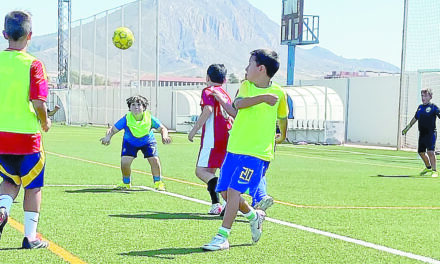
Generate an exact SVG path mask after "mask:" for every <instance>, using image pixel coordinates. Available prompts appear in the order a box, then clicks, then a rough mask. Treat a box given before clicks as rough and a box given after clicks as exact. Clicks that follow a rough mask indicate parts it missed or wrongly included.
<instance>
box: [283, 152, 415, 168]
mask: <svg viewBox="0 0 440 264" xmlns="http://www.w3.org/2000/svg"><path fill="white" fill-rule="evenodd" d="M280 154H281V155H286V156H292V157H298V158H304V159H318V160H325V161H334V162H342V163H351V164H353V163H354V164H360V165H367V166H379V167H390V168H399V169H413V170H416V169H417V168H414V167H406V166H395V165H389V164H378V163H370V162H362V161H353V160H342V159H335V158H322V157H317V156H303V155H298V154H292V153H290V152H287V151H283V150H278V151H277V152H276V154H275V155H280ZM312 155H313V154H312Z"/></svg>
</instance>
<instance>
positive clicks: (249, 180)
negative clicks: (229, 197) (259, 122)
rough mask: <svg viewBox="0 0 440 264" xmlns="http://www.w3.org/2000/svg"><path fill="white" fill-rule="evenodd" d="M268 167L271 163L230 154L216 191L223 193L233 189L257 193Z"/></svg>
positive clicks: (226, 159) (223, 167) (222, 168)
mask: <svg viewBox="0 0 440 264" xmlns="http://www.w3.org/2000/svg"><path fill="white" fill-rule="evenodd" d="M268 166H269V161H265V160H262V159H259V158H256V157H252V156H248V155H240V154H234V153H230V152H228V153H227V154H226V157H225V161H224V162H223V165H222V167H221V169H220V177H219V179H218V183H217V187H216V189H215V191H216V192H223V191H227V190H228V188H231V189H234V190H236V191H239V192H240V193H245V192H246V191H249V193H255V192H256V190H257V188H258V185H259V184H260V181H261V179H262V178H263V176H264V174H265V173H266V170H267V167H268Z"/></svg>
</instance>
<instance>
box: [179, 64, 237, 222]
mask: <svg viewBox="0 0 440 264" xmlns="http://www.w3.org/2000/svg"><path fill="white" fill-rule="evenodd" d="M225 81H226V68H225V66H224V65H223V64H212V65H210V66H209V67H208V70H207V74H206V85H207V87H206V88H205V89H203V90H202V99H201V102H200V106H201V107H202V113H201V114H200V116H199V118H198V120H197V122H196V124H195V125H194V127H193V129H192V130H191V131H190V132H189V134H188V140H189V141H191V142H192V141H193V138H194V136H195V134H196V133H197V131H199V129H200V128H201V127H202V137H201V142H200V151H199V157H198V160H197V167H196V176H197V177H198V178H199V179H200V180H202V181H203V182H205V183H206V184H207V185H208V188H207V189H208V192H209V195H210V196H211V203H212V205H211V209H210V210H209V212H208V213H209V214H212V215H219V214H220V213H221V212H222V206H221V204H220V200H219V196H218V193H217V192H216V191H215V187H216V186H217V180H218V178H217V177H216V176H215V172H216V171H217V169H218V168H220V167H221V165H222V163H223V160H224V158H225V155H226V146H227V144H228V138H229V130H230V129H231V127H232V121H233V119H232V118H231V117H230V116H229V115H228V113H227V112H226V111H225V110H224V109H223V108H222V106H221V105H220V103H219V102H218V101H217V100H215V98H214V96H213V93H214V92H216V93H219V94H222V96H223V97H224V98H225V99H224V100H226V102H227V103H229V104H231V98H230V97H229V95H228V93H227V92H226V91H225V90H223V88H222V85H223V83H224V82H225Z"/></svg>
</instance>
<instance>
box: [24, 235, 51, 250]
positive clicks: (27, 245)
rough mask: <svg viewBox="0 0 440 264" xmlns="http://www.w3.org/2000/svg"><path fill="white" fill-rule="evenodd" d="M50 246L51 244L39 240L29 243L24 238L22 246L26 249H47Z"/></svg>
mask: <svg viewBox="0 0 440 264" xmlns="http://www.w3.org/2000/svg"><path fill="white" fill-rule="evenodd" d="M48 246H49V243H48V242H47V241H43V240H41V239H39V238H37V239H36V240H34V241H29V239H28V238H27V237H25V238H23V243H22V244H21V247H22V248H25V249H36V248H47V247H48Z"/></svg>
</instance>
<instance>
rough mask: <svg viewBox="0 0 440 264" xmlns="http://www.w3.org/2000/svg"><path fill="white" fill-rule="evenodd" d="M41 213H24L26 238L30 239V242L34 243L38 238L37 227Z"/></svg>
mask: <svg viewBox="0 0 440 264" xmlns="http://www.w3.org/2000/svg"><path fill="white" fill-rule="evenodd" d="M39 216H40V214H39V213H35V212H27V211H25V212H24V236H25V237H27V238H28V239H29V241H34V240H35V239H36V238H37V225H38V217H39Z"/></svg>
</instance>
